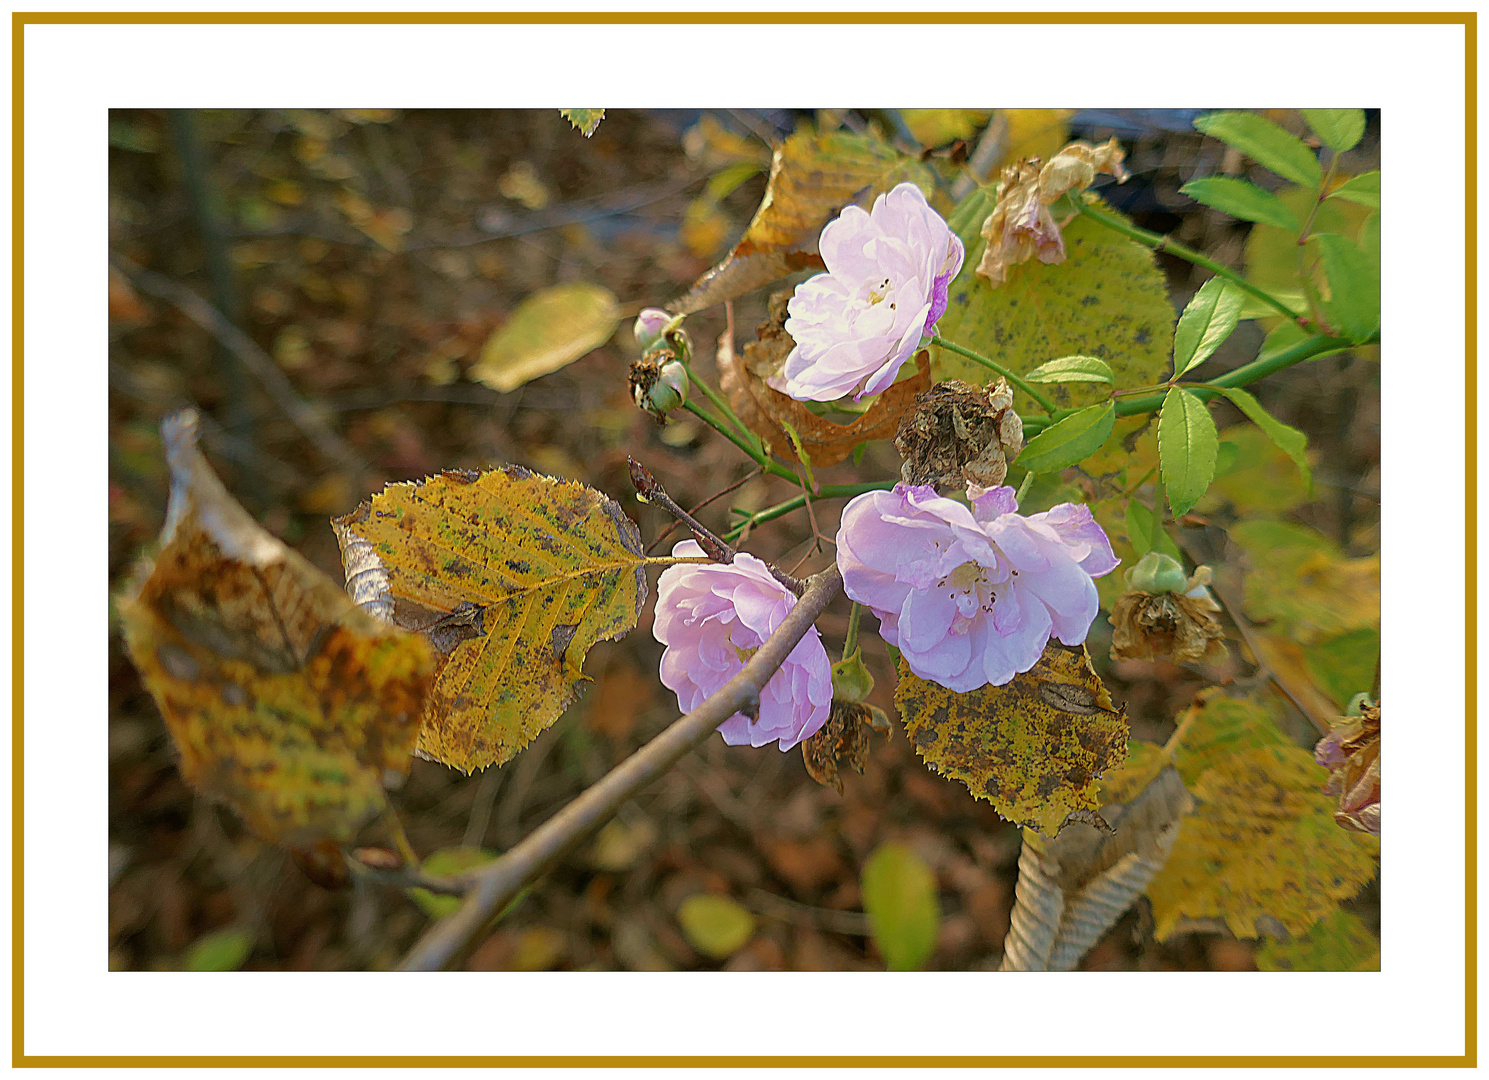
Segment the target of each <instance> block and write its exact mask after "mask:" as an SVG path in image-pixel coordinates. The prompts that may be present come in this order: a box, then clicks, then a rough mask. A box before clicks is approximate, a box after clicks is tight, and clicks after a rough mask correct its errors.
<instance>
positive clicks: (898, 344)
mask: <svg viewBox="0 0 1489 1080" xmlns="http://www.w3.org/2000/svg"><path fill="white" fill-rule="evenodd" d="M818 250H819V251H820V252H821V254H822V260H823V262H825V263H826V264H827V273H825V274H818V275H817V276H816V277H814V278H811V279H810V280H808V281H805V282H803V283H802V284H801V285H799V286H798V287H797V289H796V294H795V295H794V296H792V297H791V303H790V304H789V305H788V306H787V311H788V312H789V313H790V318H788V319H787V320H786V332H787V333H788V334H790V335H791V338H792V340H793V341H795V343H796V347H795V348H794V349H792V350H791V355H790V356H788V357H786V363H785V365H784V366H783V367H782V368H781V370H780V371H779V372H778V373H777V374H775V375H774V376H772V377H771V378H770V379H769V380H767V382H768V383H769V385H770V386H773V387H774V388H775V389H777V390H780V391H781V392H782V393H785V394H789V395H790V396H791V397H793V398H796V399H797V400H798V401H835V400H837V399H838V398H840V397H843V396H845V395H846V394H850V393H851V394H852V395H853V399H854V400H855V401H857V400H859V399H860V398H862V397H864V396H865V395H869V394H877V393H880V392H882V391H883V390H886V389H888V387H889V386H890V384H891V383H893V382H894V380H895V376H896V375H897V374H898V373H899V370H900V365H901V364H903V363H904V362H905V361H906V360H908V359H909V358H910V357H911V356H913V355H914V354H915V350H916V349H917V348H918V347H919V346H920V341H921V339H922V338H923V337H928V336H930V335H931V334H932V333H934V332H935V325H936V320H937V319H939V318H940V317H941V316H942V315H943V314H944V313H945V311H946V304H947V298H948V292H949V289H950V287H951V279H952V278H954V277H956V275H957V272H958V271H959V270H960V269H961V268H962V258H963V256H964V254H965V253H964V252H963V250H962V242H961V240H959V239H958V238H957V237H956V235H955V234H954V233H953V232H952V231H951V229H950V227H949V226H948V225H947V224H946V222H945V220H944V219H943V218H942V217H941V215H940V214H938V213H936V211H934V210H932V209H931V208H930V206H929V204H927V203H926V201H925V196H924V195H922V194H921V191H920V189H919V188H918V187H916V186H915V185H914V184H909V183H906V184H900V185H899V186H898V187H896V188H895V189H894V190H893V191H891V192H889V193H888V194H886V195H880V196H879V197H878V198H877V199H875V200H874V207H873V209H872V210H871V211H869V212H868V213H865V212H864V211H863V210H862V209H861V208H859V207H857V206H849V207H847V208H845V209H844V210H843V212H842V213H841V214H840V215H839V216H838V217H836V218H834V219H833V220H832V221H830V222H828V223H827V227H826V228H824V229H823V230H822V239H821V242H820V243H819V245H818Z"/></svg>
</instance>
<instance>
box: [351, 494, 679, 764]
mask: <svg viewBox="0 0 1489 1080" xmlns="http://www.w3.org/2000/svg"><path fill="white" fill-rule="evenodd" d="M333 524H334V526H335V528H336V535H337V538H338V539H339V540H340V542H341V555H342V562H343V564H344V565H345V567H346V575H347V588H348V591H350V592H351V593H352V596H353V598H354V599H355V600H357V601H358V602H359V603H362V604H364V606H366V607H368V608H369V609H370V610H373V611H374V612H376V613H378V614H379V615H381V616H383V617H386V618H389V619H391V620H392V621H393V622H394V623H395V624H397V625H398V626H400V627H403V628H405V629H409V630H417V631H419V632H420V633H422V634H423V635H424V637H425V638H427V639H428V640H429V642H430V644H431V645H432V646H433V647H434V651H435V653H436V654H437V668H436V674H435V683H434V686H433V688H432V689H431V690H430V693H429V697H428V700H427V703H426V708H425V711H424V726H423V730H422V731H421V732H420V735H419V751H420V752H421V753H422V754H425V755H427V756H429V757H431V758H433V759H434V760H435V761H442V762H444V763H445V764H447V765H451V766H453V767H455V768H457V769H461V770H463V771H465V772H470V771H471V770H472V769H477V768H484V767H485V766H487V765H500V764H502V763H503V762H505V761H507V760H509V759H510V758H511V757H512V756H513V755H514V754H516V753H517V752H518V751H519V750H521V749H522V748H523V747H524V746H526V745H527V744H528V743H530V742H531V741H532V740H533V739H534V738H536V737H537V735H538V734H539V733H540V732H541V731H543V730H544V729H545V728H547V727H548V725H550V724H552V723H553V721H554V720H556V719H558V716H559V714H560V713H561V712H563V710H564V708H565V707H566V706H567V705H568V704H569V702H570V701H572V700H573V698H574V696H575V694H576V692H577V689H578V686H579V684H580V683H581V682H583V681H585V676H584V674H583V672H582V671H581V666H582V664H583V663H584V657H585V654H586V653H588V652H589V649H590V646H592V645H593V644H594V643H595V642H596V641H604V640H609V639H612V638H618V637H621V636H622V635H624V634H625V633H626V632H627V631H629V630H630V629H631V628H632V627H633V626H635V625H636V619H637V617H638V616H639V615H640V613H641V608H642V606H643V605H644V604H645V602H646V574H645V570H644V568H645V567H646V566H647V565H649V564H653V563H655V564H658V565H661V564H667V563H670V562H672V561H673V560H672V559H670V558H661V559H648V558H647V557H646V554H645V551H644V548H643V545H642V543H641V534H640V533H639V532H638V531H637V529H636V526H635V525H634V524H633V523H632V522H631V521H630V519H629V518H627V517H626V516H625V514H623V513H622V512H621V509H620V507H619V506H617V505H616V504H615V502H614V501H613V500H612V499H609V498H607V497H606V496H605V495H603V494H601V493H600V492H598V491H595V490H594V489H593V488H589V487H586V486H585V485H583V484H579V483H574V482H572V481H563V480H555V479H553V478H552V477H547V476H540V475H538V474H536V473H532V472H529V471H528V470H526V469H523V468H519V467H518V466H515V465H509V466H507V467H505V468H500V469H491V470H489V471H487V472H481V473H476V472H445V473H441V474H440V475H438V476H431V477H429V478H428V479H425V480H422V481H418V482H415V483H406V484H390V485H388V486H387V487H386V488H384V489H383V491H382V492H381V493H380V494H377V495H374V496H373V497H372V498H371V500H369V501H368V502H364V503H363V504H362V505H361V506H359V507H358V508H357V509H356V510H355V511H354V512H353V513H351V514H349V515H347V516H346V517H344V518H339V519H337V520H336V521H335V522H334V523H333Z"/></svg>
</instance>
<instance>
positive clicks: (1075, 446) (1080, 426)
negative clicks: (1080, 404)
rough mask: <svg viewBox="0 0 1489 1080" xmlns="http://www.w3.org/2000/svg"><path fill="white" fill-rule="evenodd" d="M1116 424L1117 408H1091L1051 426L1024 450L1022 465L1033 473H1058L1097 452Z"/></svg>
mask: <svg viewBox="0 0 1489 1080" xmlns="http://www.w3.org/2000/svg"><path fill="white" fill-rule="evenodd" d="M1116 422H1117V407H1116V405H1114V404H1112V402H1110V401H1108V402H1107V403H1106V404H1105V405H1090V406H1087V407H1086V408H1084V409H1082V410H1080V411H1079V412H1077V413H1074V414H1072V415H1070V416H1067V417H1066V418H1065V419H1064V420H1061V421H1060V422H1059V423H1058V424H1051V425H1050V426H1049V427H1047V428H1045V429H1044V430H1043V431H1041V432H1040V433H1039V434H1038V435H1036V436H1034V438H1032V439H1030V440H1029V443H1028V445H1026V446H1025V447H1024V452H1023V453H1022V454H1020V455H1019V464H1020V465H1022V466H1023V467H1024V468H1025V469H1028V470H1029V471H1030V472H1035V473H1041V472H1056V471H1057V470H1059V469H1064V468H1067V467H1069V466H1071V465H1074V464H1076V463H1077V462H1080V461H1083V460H1085V459H1086V457H1088V456H1089V455H1091V454H1093V453H1095V452H1096V450H1097V449H1098V448H1100V446H1101V444H1102V443H1104V442H1106V437H1107V436H1108V435H1110V434H1111V433H1112V425H1113V424H1115V423H1116Z"/></svg>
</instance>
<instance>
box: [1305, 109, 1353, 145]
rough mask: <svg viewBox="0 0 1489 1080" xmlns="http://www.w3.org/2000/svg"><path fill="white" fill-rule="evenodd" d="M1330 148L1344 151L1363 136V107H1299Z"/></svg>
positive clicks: (1309, 124)
mask: <svg viewBox="0 0 1489 1080" xmlns="http://www.w3.org/2000/svg"><path fill="white" fill-rule="evenodd" d="M1298 111H1299V112H1301V113H1302V114H1303V119H1304V120H1307V121H1308V126H1309V127H1311V128H1312V129H1313V133H1314V134H1315V135H1317V136H1318V137H1319V138H1320V139H1322V140H1323V141H1324V145H1325V146H1327V147H1328V148H1329V149H1330V150H1335V151H1337V152H1339V153H1341V154H1342V153H1344V151H1346V150H1350V149H1352V148H1353V147H1354V146H1355V144H1356V143H1358V142H1359V141H1360V140H1361V139H1363V138H1364V137H1365V110H1364V109H1299V110H1298Z"/></svg>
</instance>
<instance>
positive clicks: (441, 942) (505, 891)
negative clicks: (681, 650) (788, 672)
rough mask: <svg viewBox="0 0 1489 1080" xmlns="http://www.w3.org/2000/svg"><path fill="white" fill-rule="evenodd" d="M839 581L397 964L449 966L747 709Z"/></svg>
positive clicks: (831, 581)
mask: <svg viewBox="0 0 1489 1080" xmlns="http://www.w3.org/2000/svg"><path fill="white" fill-rule="evenodd" d="M842 587H843V579H842V577H841V576H840V575H839V574H838V571H837V567H836V566H832V567H829V568H828V569H826V570H824V571H823V572H822V573H820V574H816V575H814V576H812V577H811V578H809V579H808V580H807V586H806V592H805V593H803V595H802V598H801V600H800V601H799V602H798V603H797V605H796V606H795V607H794V608H792V609H791V612H790V614H788V615H787V616H786V618H785V620H784V621H783V622H782V623H781V625H780V626H779V627H778V628H777V629H776V632H775V633H773V634H771V635H770V637H769V638H767V639H766V641H765V644H764V645H761V646H760V650H759V651H758V652H757V653H755V655H754V656H753V657H751V658H750V659H749V661H748V662H747V663H746V664H745V666H744V669H743V670H741V671H740V673H739V674H738V675H736V676H734V678H732V679H730V680H729V682H728V683H727V684H726V685H725V686H724V688H723V689H722V690H720V691H719V692H718V693H716V694H714V695H713V696H712V697H710V698H709V699H708V700H707V701H705V702H704V703H703V704H702V705H700V706H698V708H696V709H694V710H693V711H692V712H690V713H688V714H687V715H686V716H684V717H682V718H681V719H679V720H678V721H676V722H675V723H674V724H672V726H671V727H669V728H667V730H666V731H664V732H662V733H661V734H660V735H658V736H657V737H656V738H654V739H652V741H651V742H649V743H647V744H646V745H645V746H643V747H642V748H641V749H640V750H638V751H636V753H634V754H632V755H631V756H630V757H629V758H627V759H626V760H625V761H623V762H621V763H620V764H619V765H617V766H616V767H615V768H614V769H612V770H610V772H609V773H607V774H606V775H605V776H604V777H603V778H602V779H601V780H600V781H599V782H598V783H596V784H595V785H594V786H593V787H591V788H589V789H588V790H587V791H585V792H584V793H583V794H582V795H580V796H579V797H578V798H576V799H575V800H574V801H573V802H571V803H569V805H568V806H566V807H564V808H563V809H562V810H560V811H559V812H558V813H557V814H555V815H554V816H553V817H552V818H550V819H549V820H548V821H546V822H544V823H543V824H542V825H540V826H539V827H538V828H537V829H535V830H534V831H533V832H532V833H531V834H529V835H528V837H527V838H526V839H525V840H523V841H522V842H521V843H520V844H518V845H517V846H516V847H514V848H513V849H512V850H511V851H509V852H507V853H506V854H505V855H503V856H502V857H501V858H500V859H498V860H497V861H496V862H494V863H492V864H491V865H490V866H486V867H482V868H481V869H480V870H478V871H476V872H475V873H474V874H473V875H472V876H471V878H470V880H471V882H472V886H473V887H472V889H471V891H470V892H469V893H468V894H467V895H466V898H465V900H464V902H463V903H462V904H461V905H460V907H459V908H457V909H456V910H455V911H454V912H453V913H452V914H450V915H448V916H446V917H445V918H443V919H441V920H440V921H439V922H437V923H435V925H434V926H432V927H430V928H429V930H428V931H426V932H425V934H424V936H423V937H422V938H420V939H419V940H418V942H416V943H415V945H414V947H413V949H412V950H411V951H410V952H409V954H408V955H407V956H406V957H404V959H403V962H402V963H401V964H400V965H399V970H400V971H438V970H440V969H441V968H444V967H447V966H449V965H450V964H451V963H452V962H454V961H455V960H456V959H457V958H458V957H459V956H460V955H461V954H462V953H463V951H464V950H466V949H468V948H469V947H470V946H472V945H473V944H474V943H475V941H476V939H477V938H478V937H479V936H480V934H481V932H482V931H483V930H485V929H486V927H487V926H488V925H489V924H490V923H491V920H492V919H493V918H494V917H495V916H496V914H497V913H499V912H500V911H501V910H502V909H503V908H505V907H506V905H507V904H508V903H509V902H510V901H511V900H512V898H513V897H514V896H516V895H517V894H518V892H520V891H521V890H522V888H523V887H524V886H526V885H528V884H530V883H531V882H532V881H534V880H535V879H536V878H537V877H538V876H539V875H540V874H542V873H543V872H544V871H546V870H547V869H548V868H549V867H551V866H552V865H553V864H554V863H555V862H557V861H558V860H559V859H560V858H561V857H562V856H563V855H564V853H565V852H567V851H569V850H570V849H571V848H573V847H574V846H575V845H576V844H578V843H579V842H580V841H581V840H583V839H584V838H585V837H587V836H589V835H590V833H592V832H593V831H594V830H595V829H597V828H599V826H601V825H602V824H604V823H605V822H606V821H608V820H609V819H610V818H611V817H612V816H613V815H614V814H615V812H616V811H617V810H618V809H619V808H620V806H621V805H622V804H623V803H624V802H625V801H626V800H627V799H630V798H631V797H632V796H634V795H635V794H636V793H637V792H638V791H640V790H641V789H642V788H644V787H645V786H646V785H648V784H650V783H651V782H652V781H653V780H655V779H657V778H658V777H659V776H661V775H662V774H663V773H665V772H666V771H667V770H668V769H670V768H672V766H673V765H675V764H677V762H678V761H679V760H681V759H682V757H683V755H685V754H686V753H688V751H690V750H692V749H693V748H694V747H696V746H698V745H700V744H702V743H703V742H704V741H705V740H706V739H707V738H708V737H709V736H710V735H712V734H713V733H714V731H715V730H716V729H717V728H718V726H719V725H720V724H722V723H723V722H724V721H725V720H727V719H729V717H731V716H733V715H734V714H735V713H738V712H743V713H746V714H748V713H749V711H750V708H751V706H752V705H753V706H754V707H756V708H758V704H759V700H760V691H761V689H762V688H763V687H764V686H765V684H766V683H767V682H769V681H770V677H771V676H772V675H774V674H775V673H776V671H777V670H779V669H780V666H781V665H782V664H783V663H785V661H786V657H787V656H788V655H789V654H790V652H791V650H792V649H794V648H795V647H796V643H797V642H798V641H800V640H801V639H802V637H804V636H805V635H806V632H807V630H808V629H809V628H810V627H811V625H812V623H813V622H815V621H816V619H817V617H818V616H819V615H821V614H822V612H823V611H824V610H825V609H826V608H827V605H828V604H829V603H831V602H832V600H833V599H834V598H835V597H836V596H837V595H838V593H839V592H840V591H842Z"/></svg>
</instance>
